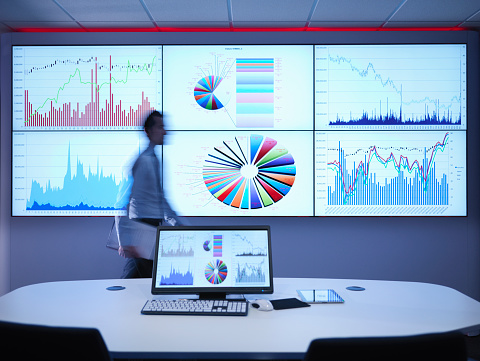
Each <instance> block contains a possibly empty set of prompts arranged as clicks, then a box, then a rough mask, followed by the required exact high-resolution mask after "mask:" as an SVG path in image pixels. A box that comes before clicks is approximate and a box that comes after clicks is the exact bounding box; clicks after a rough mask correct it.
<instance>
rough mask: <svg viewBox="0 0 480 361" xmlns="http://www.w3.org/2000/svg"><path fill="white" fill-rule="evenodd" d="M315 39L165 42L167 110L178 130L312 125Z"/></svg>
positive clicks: (306, 127) (288, 127)
mask: <svg viewBox="0 0 480 361" xmlns="http://www.w3.org/2000/svg"><path fill="white" fill-rule="evenodd" d="M312 58H313V48H312V46H310V45H291V46H286V45H268V46H260V45H242V46H238V45H235V46H233V45H232V46H216V45H213V46H212V45H208V46H207V45H205V46H165V47H164V57H163V59H164V62H163V66H164V85H165V92H164V110H165V113H166V114H168V115H169V117H170V119H171V122H170V124H169V125H170V127H171V129H175V130H196V129H199V130H206V129H210V130H235V129H272V130H285V129H294V130H311V129H312V127H313V72H312Z"/></svg>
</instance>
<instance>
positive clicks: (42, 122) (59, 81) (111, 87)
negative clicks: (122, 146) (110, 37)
mask: <svg viewBox="0 0 480 361" xmlns="http://www.w3.org/2000/svg"><path fill="white" fill-rule="evenodd" d="M51 50H52V51H51V52H50V54H51V55H49V56H43V57H40V56H32V54H30V53H33V54H34V53H35V51H36V49H35V47H33V48H32V47H28V48H25V50H24V51H23V54H22V53H19V52H17V53H18V54H22V55H23V56H22V55H18V60H17V63H16V69H17V72H18V74H22V77H17V78H16V80H15V82H16V84H15V87H16V89H19V90H20V89H21V92H20V91H18V92H17V96H16V101H15V103H14V108H15V112H14V114H15V116H14V127H15V129H16V130H27V129H32V130H44V129H54V130H63V129H69V130H75V129H79V130H85V129H87V130H88V129H92V130H93V129H105V130H113V129H140V128H141V126H142V125H143V121H144V118H145V115H146V114H147V113H149V112H151V111H152V110H155V109H156V110H160V111H161V110H162V104H161V98H162V97H161V85H162V74H161V72H162V69H161V60H162V53H161V47H159V46H156V47H152V46H150V47H144V49H142V51H138V49H136V51H135V52H133V51H130V50H132V49H130V47H116V48H115V47H113V48H112V47H109V48H108V49H107V48H104V47H94V46H89V47H66V48H62V47H52V49H51ZM32 59H34V61H32Z"/></svg>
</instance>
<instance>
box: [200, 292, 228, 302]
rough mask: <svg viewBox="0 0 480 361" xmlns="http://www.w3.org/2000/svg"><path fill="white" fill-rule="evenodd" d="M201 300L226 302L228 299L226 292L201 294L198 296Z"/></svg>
mask: <svg viewBox="0 0 480 361" xmlns="http://www.w3.org/2000/svg"><path fill="white" fill-rule="evenodd" d="M198 298H199V299H200V300H225V299H226V298H227V293H226V292H200V293H199V294H198Z"/></svg>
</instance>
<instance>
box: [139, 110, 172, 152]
mask: <svg viewBox="0 0 480 361" xmlns="http://www.w3.org/2000/svg"><path fill="white" fill-rule="evenodd" d="M143 130H144V131H145V133H147V137H148V139H150V142H152V143H154V144H155V145H161V144H163V137H164V136H165V134H167V131H166V130H165V128H164V124H163V115H162V114H161V113H160V112H158V111H156V110H155V111H153V112H151V113H150V115H149V116H148V117H147V119H146V120H145V124H144V125H143Z"/></svg>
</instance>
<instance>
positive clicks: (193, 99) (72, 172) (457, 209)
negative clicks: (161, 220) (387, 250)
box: [10, 35, 478, 217]
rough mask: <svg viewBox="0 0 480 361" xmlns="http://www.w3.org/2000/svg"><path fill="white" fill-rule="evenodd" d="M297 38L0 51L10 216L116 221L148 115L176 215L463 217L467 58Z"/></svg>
mask: <svg viewBox="0 0 480 361" xmlns="http://www.w3.org/2000/svg"><path fill="white" fill-rule="evenodd" d="M350 36H351V35H350ZM362 38H363V37H362ZM308 39H309V41H306V40H305V41H300V42H299V41H295V42H294V43H289V42H288V43H287V42H286V43H282V41H280V40H279V39H275V41H272V42H270V43H269V42H267V43H262V44H252V43H250V41H248V42H247V44H242V43H241V41H238V42H236V43H230V44H225V43H217V42H216V41H214V39H213V38H212V43H211V44H203V43H201V44H198V41H192V42H191V43H188V44H177V43H171V42H168V41H166V42H161V41H159V42H150V43H151V44H150V45H148V44H124V45H120V44H121V43H122V42H121V41H120V42H118V43H116V44H115V45H114V44H110V45H109V43H108V42H106V43H105V44H104V45H95V44H92V43H91V42H88V41H86V42H85V43H81V44H79V45H75V44H72V45H65V44H63V45H58V44H48V41H46V42H45V44H43V43H40V44H37V45H34V44H29V42H28V41H26V42H24V43H22V44H12V46H11V67H10V68H11V69H10V70H11V72H12V82H11V91H10V93H11V94H12V99H11V100H12V101H11V111H12V112H11V113H12V122H11V130H12V137H11V139H12V147H11V155H12V158H11V159H12V173H11V175H12V184H11V186H12V192H11V194H12V197H11V206H12V208H11V209H12V215H13V216H115V215H125V214H126V206H127V203H128V199H129V198H128V190H129V189H130V187H131V184H132V182H133V177H132V175H131V172H130V170H131V165H132V164H133V162H134V160H135V159H136V157H138V155H139V154H140V153H141V152H142V151H143V150H144V149H145V148H146V146H147V144H148V139H147V137H146V136H145V135H144V133H143V130H142V124H143V121H144V118H145V115H146V114H148V113H149V112H150V111H151V110H153V109H156V110H159V111H161V112H162V113H163V114H164V116H165V126H166V129H167V133H168V135H167V137H166V138H165V143H164V145H163V146H162V147H160V146H159V147H157V149H156V151H157V153H158V154H157V155H158V158H159V159H160V160H161V170H162V172H163V184H162V186H163V187H164V190H165V195H166V198H167V200H168V201H169V203H170V205H171V206H172V208H173V209H174V210H175V212H176V213H177V214H178V215H179V216H187V217H217V216H229V217H239V216H242V217H244V216H248V217H259V216H264V217H271V216H275V217H278V216H295V217H310V216H316V217H324V216H356V217H358V216H466V215H467V165H468V162H467V131H468V130H467V127H468V124H467V120H468V119H467V118H470V119H475V118H476V116H475V113H476V111H475V110H473V111H472V110H470V111H469V109H475V108H474V107H472V106H471V105H470V106H469V109H467V103H468V104H472V103H474V102H472V101H470V102H467V100H468V99H477V98H478V96H477V93H478V90H477V87H476V86H475V82H471V81H469V82H468V84H467V80H468V76H467V75H468V71H469V69H471V67H472V66H473V65H472V64H476V62H475V61H473V60H475V59H476V57H475V56H474V55H473V54H475V51H476V50H475V49H476V48H477V44H472V42H471V41H466V39H465V38H464V37H461V36H460V37H459V38H458V39H457V40H456V41H455V42H454V43H451V42H445V40H444V39H443V38H440V37H439V38H438V39H437V40H435V41H427V40H425V41H424V42H423V41H420V42H418V43H415V42H414V40H412V39H409V40H406V41H399V39H397V40H395V41H392V43H390V42H388V41H387V42H386V43H384V42H381V43H378V42H376V41H373V40H375V37H373V36H365V38H364V39H363V40H362V41H361V42H360V43H358V44H356V43H352V42H350V41H349V38H345V39H344V40H342V41H338V40H336V41H333V42H332V41H327V40H326V39H324V40H322V41H319V40H318V39H315V40H314V39H312V38H308ZM272 40H273V38H272ZM392 40H394V39H393V37H392ZM188 41H190V40H188ZM412 41H413V42H412ZM469 47H471V49H472V50H471V51H468V52H467V50H468V49H467V48H469ZM469 124H474V123H472V122H471V121H470V122H469Z"/></svg>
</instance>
